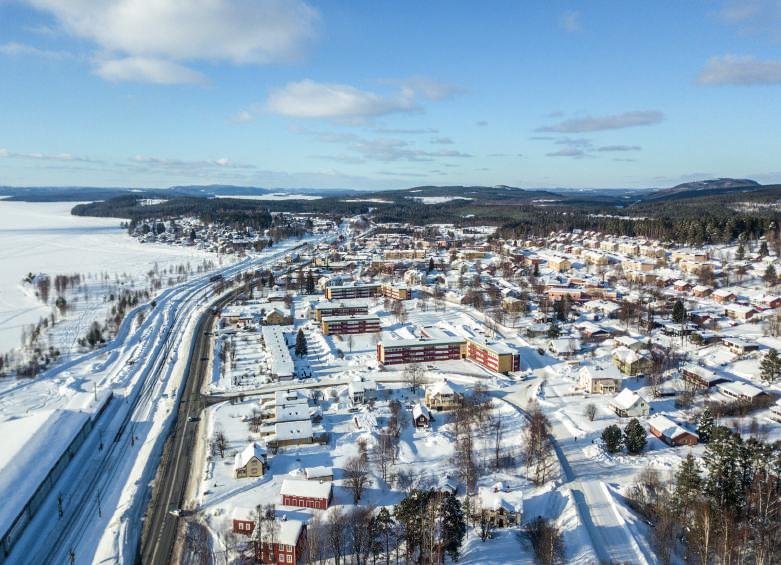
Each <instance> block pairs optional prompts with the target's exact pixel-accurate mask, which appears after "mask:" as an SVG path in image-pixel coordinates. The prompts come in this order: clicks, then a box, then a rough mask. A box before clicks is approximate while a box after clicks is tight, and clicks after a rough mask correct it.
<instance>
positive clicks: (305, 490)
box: [279, 479, 333, 499]
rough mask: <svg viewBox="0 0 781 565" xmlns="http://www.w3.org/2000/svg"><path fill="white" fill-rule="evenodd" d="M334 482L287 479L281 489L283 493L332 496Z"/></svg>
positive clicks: (316, 496)
mask: <svg viewBox="0 0 781 565" xmlns="http://www.w3.org/2000/svg"><path fill="white" fill-rule="evenodd" d="M332 488H333V483H331V481H307V480H304V479H285V480H283V481H282V487H281V488H280V489H279V493H280V494H281V495H283V496H284V495H287V496H306V497H309V498H325V499H328V498H329V497H330V496H331V489H332Z"/></svg>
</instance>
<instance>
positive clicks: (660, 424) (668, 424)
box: [648, 414, 697, 440]
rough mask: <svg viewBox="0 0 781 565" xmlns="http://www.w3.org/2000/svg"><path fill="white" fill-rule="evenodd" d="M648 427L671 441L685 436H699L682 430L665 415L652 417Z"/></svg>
mask: <svg viewBox="0 0 781 565" xmlns="http://www.w3.org/2000/svg"><path fill="white" fill-rule="evenodd" d="M648 425H649V426H651V427H652V428H654V429H656V430H658V431H659V432H660V433H661V434H662V435H663V436H664V437H667V438H670V439H671V440H672V439H675V438H677V437H679V436H681V435H683V434H692V435H694V436H696V435H697V434H695V433H694V432H690V431H688V430H686V429H684V428H682V427H681V426H679V425H678V424H676V423H675V422H673V421H672V420H671V419H670V418H668V417H667V416H665V415H664V414H656V415H654V416H652V417H650V418H649V419H648Z"/></svg>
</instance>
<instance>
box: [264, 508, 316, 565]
mask: <svg viewBox="0 0 781 565" xmlns="http://www.w3.org/2000/svg"><path fill="white" fill-rule="evenodd" d="M276 530H277V534H276V536H274V541H267V540H259V541H257V542H256V543H255V560H256V561H257V562H258V563H279V564H281V563H286V564H288V563H302V562H303V560H304V554H305V553H306V524H305V523H304V522H302V521H301V520H288V519H284V518H283V519H282V520H277V528H276Z"/></svg>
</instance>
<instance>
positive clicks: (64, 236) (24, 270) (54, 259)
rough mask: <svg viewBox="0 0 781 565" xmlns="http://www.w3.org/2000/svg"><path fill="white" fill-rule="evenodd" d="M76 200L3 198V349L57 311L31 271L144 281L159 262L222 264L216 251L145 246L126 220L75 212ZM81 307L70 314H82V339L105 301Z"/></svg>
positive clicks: (0, 205)
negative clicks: (37, 289) (39, 293)
mask: <svg viewBox="0 0 781 565" xmlns="http://www.w3.org/2000/svg"><path fill="white" fill-rule="evenodd" d="M75 204H76V203H75V202H44V203H37V202H36V203H29V202H0V260H2V263H3V268H2V269H0V353H3V352H6V351H8V350H10V349H12V348H15V347H18V346H19V345H20V343H21V341H20V338H21V333H22V329H23V328H24V327H25V326H29V325H30V324H35V323H36V322H38V320H40V319H41V318H42V317H46V316H48V315H49V314H50V313H51V310H52V306H51V305H44V304H42V303H41V301H40V300H39V299H38V298H37V297H36V296H35V295H34V290H33V288H32V287H31V286H30V285H25V284H23V282H22V279H23V278H24V277H25V276H26V275H27V274H28V273H33V274H37V273H46V274H48V275H49V276H51V277H54V276H55V275H58V274H65V275H70V274H75V273H81V274H83V275H89V274H92V275H94V276H95V278H97V277H98V276H99V275H103V274H104V273H108V274H109V277H110V279H111V280H114V279H115V277H117V276H120V277H122V275H127V279H125V280H129V279H132V280H134V281H137V282H140V280H141V278H142V277H144V275H145V273H146V272H148V271H149V270H151V269H152V268H154V266H155V264H157V265H158V268H159V269H161V270H162V269H167V268H169V267H175V266H178V265H181V264H186V263H190V264H191V266H192V267H193V268H195V267H196V265H197V264H198V263H200V262H202V261H203V260H205V259H208V260H213V261H214V262H215V263H217V262H218V259H217V258H216V256H215V255H214V254H211V253H208V252H205V251H199V250H197V249H194V248H184V247H174V246H166V245H155V244H144V245H142V244H140V243H138V241H137V240H135V239H132V238H130V237H128V235H127V233H126V231H125V230H124V229H122V228H121V227H120V222H121V221H122V220H120V219H117V218H90V217H83V216H72V215H71V214H70V210H71V208H72V207H73V206H74V205H75ZM52 294H53V293H52ZM96 298H97V297H96ZM74 305H75V306H76V304H74ZM81 306H83V304H81V305H77V307H76V308H74V309H75V310H76V312H73V313H71V315H69V317H70V318H71V320H73V319H74V317H77V318H78V320H77V324H76V325H78V326H79V327H78V328H70V330H72V331H71V333H73V334H74V335H76V334H78V336H79V337H81V334H83V333H84V331H86V328H87V327H88V326H89V323H90V322H91V321H92V320H93V319H101V318H104V317H105V312H104V311H103V310H105V305H104V307H103V308H86V307H85V308H82V307H81ZM93 306H96V305H95V304H93ZM97 306H99V305H97ZM85 310H94V311H92V312H91V313H85ZM101 314H102V315H101ZM101 321H103V320H102V319H101ZM82 329H83V330H84V331H81V330H82ZM63 331H67V330H65V329H63Z"/></svg>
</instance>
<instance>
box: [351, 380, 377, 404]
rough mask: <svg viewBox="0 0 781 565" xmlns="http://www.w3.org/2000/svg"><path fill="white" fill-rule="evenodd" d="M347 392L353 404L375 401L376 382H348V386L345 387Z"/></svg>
mask: <svg viewBox="0 0 781 565" xmlns="http://www.w3.org/2000/svg"><path fill="white" fill-rule="evenodd" d="M347 391H348V393H349V394H350V400H352V402H353V404H363V403H364V402H369V401H370V400H377V382H376V381H374V380H372V379H360V380H357V379H356V380H353V381H350V384H348V385H347Z"/></svg>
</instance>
